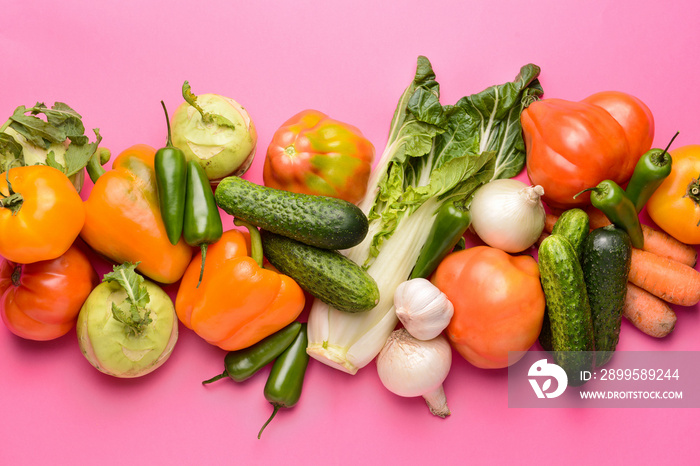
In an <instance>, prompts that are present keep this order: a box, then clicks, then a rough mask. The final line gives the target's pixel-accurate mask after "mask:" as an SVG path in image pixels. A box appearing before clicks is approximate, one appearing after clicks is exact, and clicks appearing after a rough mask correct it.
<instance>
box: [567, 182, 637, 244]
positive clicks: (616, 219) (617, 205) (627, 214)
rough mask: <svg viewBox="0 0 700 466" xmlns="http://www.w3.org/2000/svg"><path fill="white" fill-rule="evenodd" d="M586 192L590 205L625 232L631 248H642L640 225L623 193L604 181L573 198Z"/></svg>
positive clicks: (631, 205)
mask: <svg viewBox="0 0 700 466" xmlns="http://www.w3.org/2000/svg"><path fill="white" fill-rule="evenodd" d="M586 191H590V192H591V204H593V207H596V208H597V209H599V210H600V211H602V212H603V213H604V214H605V216H606V217H608V220H610V222H612V223H613V224H615V225H616V226H618V227H619V228H622V229H623V230H625V231H626V232H627V234H628V235H629V237H630V239H631V240H632V246H634V247H635V248H637V249H642V248H643V247H644V235H643V233H642V225H641V224H640V223H639V215H638V214H637V209H636V208H635V207H634V203H633V202H632V201H631V200H630V198H628V197H627V195H626V194H625V191H624V190H623V189H622V188H621V187H620V185H618V184H617V183H615V182H614V181H612V180H604V181H601V182H600V183H598V186H596V187H594V188H588V189H584V190H583V191H581V192H580V193H578V194H576V196H574V198H576V197H577V196H579V195H580V194H583V193H585V192H586Z"/></svg>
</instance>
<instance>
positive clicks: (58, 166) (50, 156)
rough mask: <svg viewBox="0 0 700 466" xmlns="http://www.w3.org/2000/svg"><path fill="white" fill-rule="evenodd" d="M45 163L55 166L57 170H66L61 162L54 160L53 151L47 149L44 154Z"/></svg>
mask: <svg viewBox="0 0 700 466" xmlns="http://www.w3.org/2000/svg"><path fill="white" fill-rule="evenodd" d="M46 165H48V166H49V167H52V168H55V169H57V170H60V171H62V172H63V173H65V172H66V169H65V168H64V167H63V165H61V162H59V161H58V160H56V154H54V152H53V151H49V153H48V154H46Z"/></svg>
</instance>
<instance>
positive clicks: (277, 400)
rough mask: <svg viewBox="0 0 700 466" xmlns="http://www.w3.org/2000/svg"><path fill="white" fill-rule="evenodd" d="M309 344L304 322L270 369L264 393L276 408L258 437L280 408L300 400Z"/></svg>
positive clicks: (287, 406) (307, 362)
mask: <svg viewBox="0 0 700 466" xmlns="http://www.w3.org/2000/svg"><path fill="white" fill-rule="evenodd" d="M307 344H308V337H307V328H306V323H303V324H301V329H300V330H299V333H298V334H297V336H296V338H295V339H294V341H293V342H292V344H291V345H289V347H288V348H287V349H286V350H284V352H283V353H282V354H281V355H280V356H279V357H278V358H277V359H276V360H275V362H274V364H273V365H272V369H271V370H270V376H269V377H268V379H267V382H266V383H265V389H264V391H263V393H264V394H265V399H266V400H267V401H269V402H270V404H271V405H272V406H273V407H274V410H273V411H272V415H271V416H270V418H269V419H268V420H267V421H266V422H265V424H263V426H262V428H261V429H260V432H258V438H260V436H261V435H262V433H263V430H265V427H267V425H268V424H269V423H270V421H272V419H273V418H274V417H275V415H276V414H277V411H279V409H280V408H291V407H292V406H294V405H296V404H297V402H298V401H299V398H300V397H301V389H302V386H303V384H304V374H305V373H306V366H308V364H309V355H308V354H307V353H306V345H307Z"/></svg>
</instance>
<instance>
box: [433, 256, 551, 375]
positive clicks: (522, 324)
mask: <svg viewBox="0 0 700 466" xmlns="http://www.w3.org/2000/svg"><path fill="white" fill-rule="evenodd" d="M432 282H433V284H435V286H437V287H438V288H439V289H440V290H441V291H442V292H443V293H445V295H447V298H448V299H449V300H450V301H451V302H452V304H453V306H454V315H453V316H452V320H451V321H450V324H449V325H448V327H447V330H446V333H447V337H448V339H449V340H450V343H451V344H452V346H453V347H454V348H455V349H456V350H457V352H458V353H459V354H461V355H462V357H464V359H466V360H467V361H469V362H470V363H472V364H473V365H475V366H476V367H481V368H501V367H507V366H508V365H509V364H512V363H514V362H516V360H517V359H516V358H513V357H511V358H510V359H509V354H508V352H509V351H527V350H528V349H529V348H530V347H531V346H532V344H533V343H534V342H535V341H536V340H537V337H538V336H539V334H540V330H541V329H542V320H543V318H544V305H545V298H544V292H543V291H542V286H541V285H540V274H539V269H538V266H537V262H536V261H535V259H533V258H532V257H531V256H527V255H520V256H513V255H510V254H508V253H506V252H504V251H502V250H500V249H496V248H492V247H489V246H475V247H472V248H469V249H465V250H462V251H459V252H455V253H452V254H450V255H449V256H447V257H446V258H445V259H444V260H443V261H442V262H441V263H440V265H439V266H438V268H437V270H436V271H435V274H434V275H433V277H432Z"/></svg>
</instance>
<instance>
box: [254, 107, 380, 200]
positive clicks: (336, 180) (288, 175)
mask: <svg viewBox="0 0 700 466" xmlns="http://www.w3.org/2000/svg"><path fill="white" fill-rule="evenodd" d="M373 159H374V146H373V145H372V143H371V142H370V141H369V140H367V139H366V138H365V137H364V136H363V135H362V132H360V130H359V129H357V128H355V127H354V126H351V125H348V124H346V123H342V122H340V121H337V120H333V119H331V118H330V117H328V115H326V114H324V113H321V112H319V111H316V110H304V111H303V112H300V113H298V114H296V115H294V116H293V117H291V118H290V119H289V120H287V121H286V122H284V123H283V124H282V126H281V127H280V128H279V129H278V130H277V131H276V132H275V134H274V135H273V137H272V142H271V143H270V146H269V147H268V148H267V156H266V158H265V165H264V167H263V181H264V182H265V186H269V187H271V188H276V189H284V190H285V191H291V192H294V193H303V194H315V195H319V196H330V197H337V198H340V199H344V200H346V201H348V202H352V203H356V202H358V201H360V200H361V199H362V198H363V197H364V195H365V192H366V191H367V180H368V179H369V174H370V172H371V171H372V160H373Z"/></svg>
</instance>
